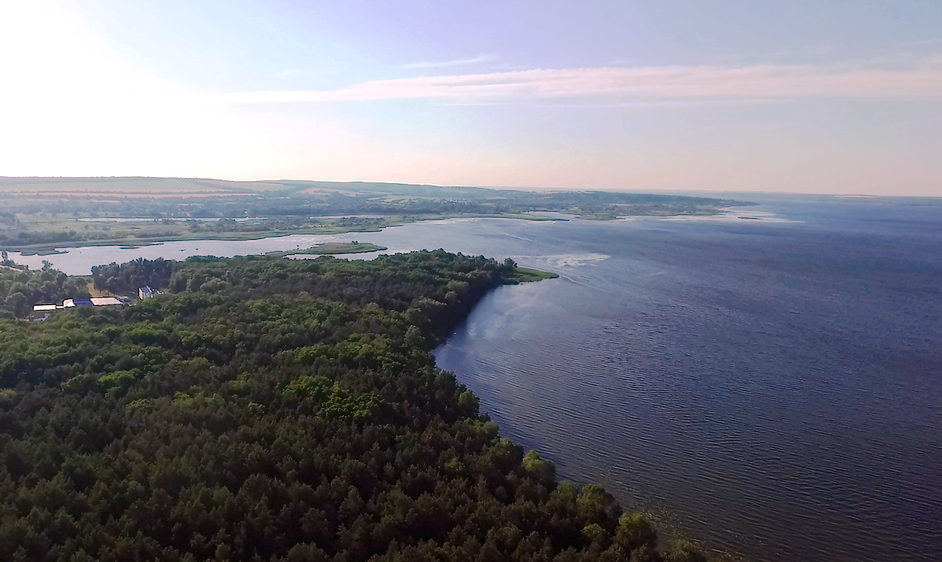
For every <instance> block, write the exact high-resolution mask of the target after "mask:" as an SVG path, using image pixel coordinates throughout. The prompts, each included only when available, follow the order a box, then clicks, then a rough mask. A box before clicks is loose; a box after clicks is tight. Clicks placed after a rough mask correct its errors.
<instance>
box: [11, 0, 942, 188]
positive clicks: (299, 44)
mask: <svg viewBox="0 0 942 562" xmlns="http://www.w3.org/2000/svg"><path fill="white" fill-rule="evenodd" d="M0 175H7V176H118V175H135V176H171V177H213V178H223V179H233V180H249V179H286V178H295V179H316V180H339V181H347V180H362V181H395V182H413V183H430V184H447V185H477V186H502V187H531V188H532V187H536V188H539V187H556V188H579V189H619V190H630V191H656V190H707V191H776V192H798V193H835V194H882V195H929V196H942V1H939V0H895V1H869V0H816V1H810V0H808V1H806V0H790V1H788V2H767V1H765V0H752V1H746V0H658V1H657V2H653V1H645V2H641V1H633V0H618V1H592V0H581V1H578V2H577V1H575V0H569V1H565V2H562V1H554V0H538V1H528V0H512V1H507V0H503V1H497V2H491V1H485V0H476V1H474V2H464V1H457V0H456V1H445V2H443V1H440V0H439V1H422V2H418V1H396V0H383V1H380V0H376V1H364V0H347V1H344V2H326V1H325V2H316V1H308V2H302V1H289V0H268V1H250V0H226V1H210V0H205V1H192V0H189V1H178V0H162V1H160V2H153V1H138V0H120V1H117V0H114V1H111V0H58V1H56V0H28V1H27V0H16V1H14V0H0Z"/></svg>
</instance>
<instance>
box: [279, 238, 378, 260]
mask: <svg viewBox="0 0 942 562" xmlns="http://www.w3.org/2000/svg"><path fill="white" fill-rule="evenodd" d="M385 249H386V246H377V245H376V244H371V243H369V242H357V241H356V240H354V241H352V242H324V243H323V244H315V245H313V246H311V247H310V248H306V249H303V250H301V249H298V250H288V251H285V252H280V251H279V252H268V254H266V255H268V256H273V257H287V256H299V255H305V254H309V255H317V256H329V255H336V254H366V253H369V252H381V251H383V250H385Z"/></svg>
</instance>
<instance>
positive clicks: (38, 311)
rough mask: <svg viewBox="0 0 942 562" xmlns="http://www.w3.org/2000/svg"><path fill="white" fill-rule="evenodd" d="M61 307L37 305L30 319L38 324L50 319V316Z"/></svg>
mask: <svg viewBox="0 0 942 562" xmlns="http://www.w3.org/2000/svg"><path fill="white" fill-rule="evenodd" d="M58 308H60V307H58V306H56V305H54V304H37V305H34V306H33V313H32V314H31V315H30V318H32V319H33V320H35V321H36V322H42V321H43V320H45V319H46V318H49V315H50V314H52V313H53V312H55V311H56V309H58Z"/></svg>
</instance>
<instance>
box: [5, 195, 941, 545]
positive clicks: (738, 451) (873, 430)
mask: <svg viewBox="0 0 942 562" xmlns="http://www.w3.org/2000/svg"><path fill="white" fill-rule="evenodd" d="M740 198H742V199H751V200H754V201H755V200H758V201H760V202H761V203H762V205H761V206H759V207H749V208H744V209H742V211H743V214H745V215H747V216H750V217H752V218H751V219H749V218H737V217H735V216H731V217H725V218H720V219H713V218H711V219H688V220H664V219H653V218H643V219H637V220H627V221H612V222H591V221H581V220H572V221H568V222H530V221H519V220H495V219H486V220H453V221H437V222H426V223H417V224H411V225H406V226H402V227H397V228H390V229H387V230H385V231H383V232H380V233H355V234H347V235H339V236H292V237H284V238H271V239H266V240H257V241H244V242H218V241H205V240H204V241H199V242H173V243H166V244H163V245H159V246H149V247H144V248H140V249H134V250H121V249H118V248H94V247H90V248H79V249H73V250H70V251H69V253H67V254H60V255H53V256H45V257H41V256H35V257H21V256H19V255H18V254H15V253H13V254H12V256H11V257H12V258H13V259H15V260H16V261H17V262H20V263H28V264H30V265H31V266H39V265H41V262H42V260H43V259H46V260H49V261H50V262H52V263H53V264H54V265H55V266H56V267H58V268H60V269H62V270H64V271H66V272H68V273H73V274H87V273H88V272H89V268H90V266H91V265H95V264H98V263H108V262H112V261H119V262H121V261H127V260H130V259H134V258H136V257H139V256H143V257H147V258H156V257H164V258H173V259H182V258H183V257H185V256H188V255H197V254H200V255H205V254H214V255H220V256H231V255H236V254H250V253H258V252H265V251H271V250H284V249H290V248H294V247H296V246H298V245H300V246H301V247H306V246H309V245H310V244H312V243H315V242H322V241H328V240H350V239H356V240H359V241H364V242H373V243H375V244H381V245H384V246H387V247H389V251H390V252H394V251H408V250H415V249H421V248H428V249H435V248H444V249H446V250H449V251H461V252H465V253H471V254H484V255H487V256H493V257H497V258H499V259H502V258H504V257H508V256H509V257H513V258H514V259H515V260H517V261H518V263H520V264H521V265H526V266H531V267H537V268H540V269H546V270H550V271H555V272H557V273H559V274H560V275H561V278H560V279H557V280H551V281H542V282H540V283H532V284H527V285H521V286H507V287H501V288H499V289H498V290H496V291H494V292H493V293H491V294H490V295H488V296H487V297H485V298H484V299H483V300H482V301H481V303H480V304H479V305H478V306H477V307H476V308H475V309H474V311H473V312H472V314H471V316H470V318H469V319H468V321H467V322H466V324H465V325H464V326H462V327H461V328H460V329H459V330H458V331H457V332H456V333H455V334H454V335H453V336H452V337H451V338H450V339H449V341H448V342H447V343H446V344H445V345H443V346H442V347H440V348H439V349H437V350H436V357H437V358H438V363H439V365H440V366H441V367H442V368H445V369H449V370H452V371H455V372H456V373H457V375H458V378H459V379H460V380H461V381H462V382H464V383H465V384H467V385H468V386H469V387H471V388H472V389H473V390H474V391H475V392H476V393H477V394H478V396H479V397H480V398H481V404H482V408H483V410H484V411H486V412H487V413H488V414H489V415H490V416H491V417H492V418H493V419H494V420H495V421H497V422H499V423H500V425H501V428H502V431H503V432H504V434H505V435H507V436H509V437H511V438H512V439H514V440H515V441H517V442H519V443H521V444H522V445H524V446H526V447H528V448H534V449H536V450H538V451H539V452H540V454H541V455H543V456H544V457H547V458H550V459H552V460H553V461H555V462H556V464H557V466H558V468H559V472H560V475H561V476H562V477H564V478H568V479H572V480H576V481H580V482H588V481H596V482H600V483H602V484H604V485H605V486H606V487H608V488H609V489H610V490H611V491H612V492H613V493H614V494H615V495H616V496H617V497H618V499H619V500H620V501H621V502H622V504H623V505H624V506H625V507H626V508H628V509H637V510H642V511H645V512H648V513H650V514H651V515H652V516H653V517H654V518H655V519H657V520H658V522H659V524H660V525H661V526H662V527H664V528H667V529H675V530H678V531H680V532H682V533H684V534H686V535H688V536H690V537H693V538H695V539H698V540H700V541H703V542H704V544H706V545H707V546H708V547H709V548H715V549H717V550H721V551H727V552H730V553H733V554H734V555H737V556H744V557H746V558H748V559H751V560H769V561H774V562H778V561H786V560H787V561H792V560H808V561H817V560H820V561H871V560H872V561H885V560H935V561H938V560H942V206H935V207H917V206H907V205H896V204H888V203H880V202H875V201H869V200H868V201H855V200H842V199H820V198H816V199H810V198H806V199H803V198H800V197H773V196H758V195H755V196H753V195H750V196H741V197H740ZM365 257H369V256H365Z"/></svg>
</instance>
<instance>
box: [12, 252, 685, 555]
mask: <svg viewBox="0 0 942 562" xmlns="http://www.w3.org/2000/svg"><path fill="white" fill-rule="evenodd" d="M517 269H519V268H516V267H515V264H513V262H512V261H509V260H508V261H504V262H497V261H494V260H490V259H485V258H484V257H471V256H464V255H460V254H458V255H455V254H449V253H446V252H443V251H435V252H416V253H412V254H398V255H394V256H382V257H379V258H377V259H375V260H372V261H346V260H339V259H336V258H331V257H319V258H317V259H312V260H289V259H281V258H278V259H274V258H271V257H266V256H248V257H238V258H232V259H218V258H190V259H188V260H186V261H184V262H170V261H164V260H161V261H160V262H159V263H158V262H146V260H139V261H137V262H132V263H131V264H122V265H114V266H106V267H104V268H96V269H95V272H96V275H95V283H96V286H97V285H98V283H99V282H100V283H102V284H103V285H104V286H110V285H111V284H129V285H134V284H136V283H139V282H143V281H146V282H148V283H150V284H152V285H154V286H159V287H161V288H163V290H164V294H161V295H158V296H157V297H154V298H151V299H147V300H145V301H143V302H141V303H140V304H137V305H135V306H128V307H113V308H108V309H101V308H87V309H76V310H70V311H60V312H58V313H56V314H54V315H53V316H52V317H50V318H49V319H48V320H46V321H45V322H41V323H40V322H14V321H11V320H2V319H0V450H2V453H0V491H2V493H0V513H2V519H0V559H2V560H17V561H19V560H50V561H52V560H63V561H65V560H68V561H72V562H79V561H91V560H103V561H127V562H134V561H138V560H141V561H143V560H170V561H180V562H183V561H197V560H220V561H222V560H229V561H259V562H261V561H266V562H267V561H274V562H295V561H328V560H329V561H333V562H341V561H343V562H355V561H363V562H366V561H371V562H381V561H393V560H397V561H405V560H408V561H419V562H422V561H445V560H456V561H459V560H467V561H472V560H482V561H502V560H509V561H531V562H535V561H555V562H576V561H582V562H589V561H596V560H604V561H611V562H616V561H624V562H629V561H661V560H667V561H671V562H679V561H699V560H703V558H702V556H700V555H699V554H698V553H696V552H695V551H694V550H693V549H691V548H690V547H689V545H687V544H685V543H678V544H676V545H672V546H669V547H667V548H665V549H663V550H662V549H660V548H659V545H658V541H657V535H656V533H655V531H654V530H653V529H652V528H651V526H650V525H649V524H648V523H647V521H645V520H644V518H643V517H641V516H639V515H633V514H623V513H622V512H621V510H620V508H619V506H618V504H617V503H616V502H615V500H614V499H613V498H612V496H611V495H610V494H609V493H607V492H606V491H605V490H604V489H603V488H601V487H600V486H597V485H591V484H590V485H585V486H577V485H574V484H571V483H566V482H559V481H558V480H557V478H556V471H555V468H554V466H553V464H552V463H551V462H549V461H547V460H544V459H542V458H540V457H539V455H537V454H536V453H535V452H532V451H531V452H527V453H524V451H523V450H522V449H521V448H520V447H518V446H516V445H514V444H513V443H511V442H510V441H508V440H507V439H505V438H502V437H501V436H500V434H499V432H498V428H497V426H496V425H495V424H494V423H493V422H491V421H490V420H489V419H488V418H487V416H484V415H482V414H481V413H480V411H479V406H478V400H477V398H476V397H475V396H474V394H473V393H472V392H471V391H470V390H468V389H467V388H465V387H464V386H463V385H461V384H459V383H458V381H457V380H456V379H455V377H454V375H452V374H451V373H447V372H443V371H441V370H439V369H437V368H436V367H435V365H434V359H433V357H432V355H431V350H432V349H433V347H434V346H435V345H437V344H438V343H439V342H441V341H443V339H444V338H445V336H446V335H447V334H448V333H449V332H450V330H452V329H453V328H454V327H455V326H456V325H457V324H458V323H459V322H461V321H463V319H464V318H465V317H466V316H467V314H468V312H469V311H470V309H471V307H472V306H473V305H474V304H475V303H476V302H477V301H478V300H479V299H480V298H481V297H482V296H483V295H484V294H486V293H487V292H488V291H489V290H491V289H492V288H494V287H495V286H497V285H498V284H501V283H505V282H508V280H510V279H514V277H515V276H517V275H518V273H517V271H515V270H517ZM14 274H17V273H14ZM31 275H32V274H31ZM528 275H529V274H528ZM53 276H54V277H55V276H56V275H55V274H53ZM23 281H26V280H25V279H23V280H22V281H17V282H23ZM26 282H27V283H28V281H26Z"/></svg>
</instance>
